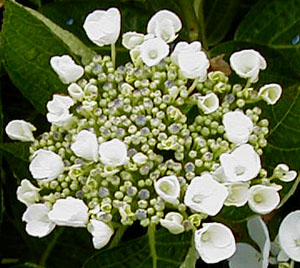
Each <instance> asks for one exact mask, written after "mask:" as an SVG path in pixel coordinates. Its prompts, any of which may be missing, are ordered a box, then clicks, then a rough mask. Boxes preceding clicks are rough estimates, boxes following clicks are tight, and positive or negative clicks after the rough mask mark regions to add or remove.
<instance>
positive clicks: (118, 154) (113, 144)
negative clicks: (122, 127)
mask: <svg viewBox="0 0 300 268" xmlns="http://www.w3.org/2000/svg"><path fill="white" fill-rule="evenodd" d="M99 154H100V157H101V161H102V162H103V164H104V165H106V166H110V167H117V166H122V165H124V164H126V163H127V162H128V157H127V148H126V144H125V143H124V142H122V141H120V140H118V139H112V140H110V141H106V142H103V143H101V144H100V146H99Z"/></svg>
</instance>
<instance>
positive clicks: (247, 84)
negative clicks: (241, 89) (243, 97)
mask: <svg viewBox="0 0 300 268" xmlns="http://www.w3.org/2000/svg"><path fill="white" fill-rule="evenodd" d="M251 84H252V83H251V81H250V78H249V79H248V80H247V83H246V85H245V88H248V87H250V86H251Z"/></svg>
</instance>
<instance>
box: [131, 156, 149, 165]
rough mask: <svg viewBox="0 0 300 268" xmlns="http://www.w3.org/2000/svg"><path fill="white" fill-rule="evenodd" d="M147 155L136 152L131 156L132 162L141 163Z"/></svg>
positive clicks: (144, 161) (145, 159)
mask: <svg viewBox="0 0 300 268" xmlns="http://www.w3.org/2000/svg"><path fill="white" fill-rule="evenodd" d="M147 159H148V157H147V156H146V155H144V154H143V153H137V154H135V155H134V156H133V157H132V160H133V162H134V163H136V164H139V165H143V164H145V163H146V162H147Z"/></svg>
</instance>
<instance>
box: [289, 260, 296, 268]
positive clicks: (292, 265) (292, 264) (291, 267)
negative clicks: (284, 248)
mask: <svg viewBox="0 0 300 268" xmlns="http://www.w3.org/2000/svg"><path fill="white" fill-rule="evenodd" d="M294 266H295V262H294V261H293V260H292V261H291V264H290V268H294Z"/></svg>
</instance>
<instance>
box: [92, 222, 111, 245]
mask: <svg viewBox="0 0 300 268" xmlns="http://www.w3.org/2000/svg"><path fill="white" fill-rule="evenodd" d="M88 231H89V232H90V233H91V234H92V236H93V245H94V247H95V249H100V248H103V247H104V246H105V245H106V244H107V243H108V242H109V240H110V238H111V236H112V235H113V233H114V231H113V229H112V228H111V227H110V226H109V225H107V224H106V223H105V222H103V221H99V220H96V219H91V220H90V223H89V225H88Z"/></svg>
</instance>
